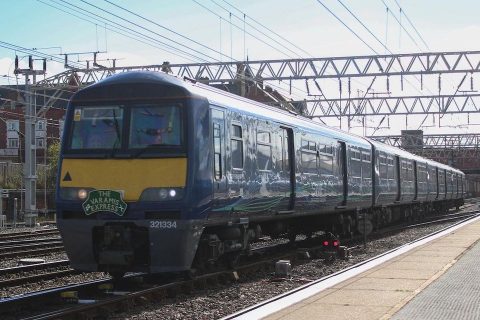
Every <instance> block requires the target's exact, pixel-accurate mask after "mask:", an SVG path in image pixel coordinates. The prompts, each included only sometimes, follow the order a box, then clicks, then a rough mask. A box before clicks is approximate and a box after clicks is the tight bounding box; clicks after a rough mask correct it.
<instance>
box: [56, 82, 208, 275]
mask: <svg viewBox="0 0 480 320" xmlns="http://www.w3.org/2000/svg"><path fill="white" fill-rule="evenodd" d="M159 75H160V74H158V75H157V74H155V75H154V77H156V79H154V81H152V79H151V76H150V75H149V76H148V77H143V76H140V77H137V76H136V75H134V76H131V75H125V74H122V75H118V76H114V77H111V78H109V79H107V80H105V81H102V82H99V83H97V84H95V85H93V86H91V87H89V88H87V89H84V90H82V91H80V92H79V93H77V94H76V95H75V96H74V97H73V99H72V101H71V103H70V105H69V108H68V110H67V115H66V122H65V133H64V139H63V145H62V152H61V159H60V164H59V179H58V184H59V186H58V188H57V194H56V198H57V200H56V201H57V217H58V227H59V230H60V232H61V235H62V238H63V241H64V244H65V248H66V251H67V255H68V257H69V260H70V263H71V265H72V267H73V268H75V269H77V270H82V271H108V272H110V273H112V274H122V273H124V272H125V271H141V272H176V271H183V270H188V269H189V268H190V266H191V263H192V260H193V257H194V255H195V251H196V246H197V243H198V241H199V238H200V235H201V233H202V228H203V224H202V220H201V219H192V218H195V217H198V216H199V212H201V210H202V206H201V205H200V206H197V204H198V203H200V202H201V201H204V199H205V198H208V196H209V195H210V194H211V185H208V183H209V182H208V181H209V177H208V176H205V174H204V173H205V172H207V171H208V172H209V174H210V172H211V166H210V164H209V163H206V162H205V161H203V162H202V161H201V160H202V159H200V158H201V157H204V156H207V157H208V155H209V153H210V149H211V148H210V144H209V141H207V140H208V139H204V137H205V136H207V137H208V136H209V125H208V107H207V106H206V105H207V104H206V103H205V101H202V100H201V99H196V98H195V97H191V96H189V93H188V92H187V90H185V89H184V88H183V87H182V85H177V84H176V83H171V82H165V81H164V79H163V78H162V77H161V76H159ZM140 78H141V79H140ZM99 101H100V102H99ZM193 106H195V107H193ZM199 137H202V139H200V140H199V142H198V143H196V144H194V143H188V142H189V141H192V139H198V138H199ZM200 150H201V152H200ZM189 172H194V173H195V174H189ZM202 173H203V176H202ZM206 184H207V185H206ZM209 186H210V187H209ZM209 188H210V189H209ZM200 216H201V215H200Z"/></svg>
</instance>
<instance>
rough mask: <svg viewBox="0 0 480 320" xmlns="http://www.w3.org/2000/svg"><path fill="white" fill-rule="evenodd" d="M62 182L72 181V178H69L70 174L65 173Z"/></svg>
mask: <svg viewBox="0 0 480 320" xmlns="http://www.w3.org/2000/svg"><path fill="white" fill-rule="evenodd" d="M63 181H72V177H70V173H69V172H68V171H67V173H66V174H65V177H63Z"/></svg>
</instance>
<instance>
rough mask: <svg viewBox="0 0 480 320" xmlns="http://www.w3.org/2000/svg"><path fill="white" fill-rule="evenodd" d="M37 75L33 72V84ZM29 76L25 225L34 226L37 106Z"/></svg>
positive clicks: (35, 207) (26, 118)
mask: <svg viewBox="0 0 480 320" xmlns="http://www.w3.org/2000/svg"><path fill="white" fill-rule="evenodd" d="M35 80H36V77H35V74H33V85H34V84H35V82H36V81H35ZM28 81H29V77H28V75H26V76H25V91H26V92H27V94H26V95H27V99H26V100H27V106H26V108H25V207H24V208H25V226H27V227H33V226H35V224H36V218H37V215H38V213H37V203H36V200H37V197H36V194H37V192H36V183H37V172H36V169H37V168H36V167H37V164H36V144H35V117H36V108H35V104H34V103H33V101H32V100H33V97H32V93H31V92H30V90H29V89H30V88H29V84H28Z"/></svg>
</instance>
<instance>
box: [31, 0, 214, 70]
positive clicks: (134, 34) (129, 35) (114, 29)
mask: <svg viewBox="0 0 480 320" xmlns="http://www.w3.org/2000/svg"><path fill="white" fill-rule="evenodd" d="M37 1H38V2H40V3H43V4H45V5H47V6H49V7H51V8H54V9H57V10H59V11H61V12H64V13H66V14H68V15H71V16H74V17H76V18H78V19H80V20H83V21H86V22H89V23H91V24H97V22H100V23H104V24H105V28H106V29H107V30H108V31H112V32H114V33H117V34H120V35H122V36H124V37H127V38H129V39H132V40H135V41H138V42H140V43H143V44H146V45H148V46H151V47H153V48H156V49H160V50H162V51H165V52H168V53H172V54H177V55H178V56H180V57H182V58H184V59H185V60H188V61H190V62H195V61H198V59H197V60H193V59H192V57H194V56H192V55H190V57H187V56H186V55H184V54H182V53H180V51H178V50H176V49H175V48H173V47H172V48H171V49H168V47H167V48H165V47H161V46H159V45H157V44H154V43H153V42H151V41H152V40H147V39H148V38H147V37H146V36H144V35H138V33H137V32H135V31H133V30H128V29H126V28H125V27H123V26H121V25H117V26H116V27H115V26H114V25H113V24H110V23H105V21H106V20H102V19H99V18H96V17H92V16H89V15H88V14H86V13H85V11H84V10H79V9H75V8H70V7H69V8H68V10H72V11H74V12H77V13H79V14H81V15H84V16H86V17H88V18H84V17H81V16H79V15H77V14H75V13H72V12H69V11H67V10H65V9H63V8H59V7H57V6H55V5H53V4H51V3H47V2H45V1H42V0H37ZM47 1H48V0H47ZM50 1H52V2H53V3H55V4H56V5H59V4H58V3H57V2H55V1H54V0H50ZM63 6H64V7H66V6H65V5H63ZM89 19H93V20H94V21H92V20H89ZM95 21H97V22H95ZM117 28H121V30H122V31H119V30H118V29H117ZM124 32H125V33H124ZM142 36H143V37H142ZM137 37H140V38H137ZM149 41H150V42H149ZM194 58H196V57H194ZM205 61H206V60H205Z"/></svg>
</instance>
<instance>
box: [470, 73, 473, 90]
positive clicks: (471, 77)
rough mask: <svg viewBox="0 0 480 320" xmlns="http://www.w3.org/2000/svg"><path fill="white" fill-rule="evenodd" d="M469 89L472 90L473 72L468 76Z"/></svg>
mask: <svg viewBox="0 0 480 320" xmlns="http://www.w3.org/2000/svg"><path fill="white" fill-rule="evenodd" d="M470 90H471V91H473V73H472V75H471V76H470Z"/></svg>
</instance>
